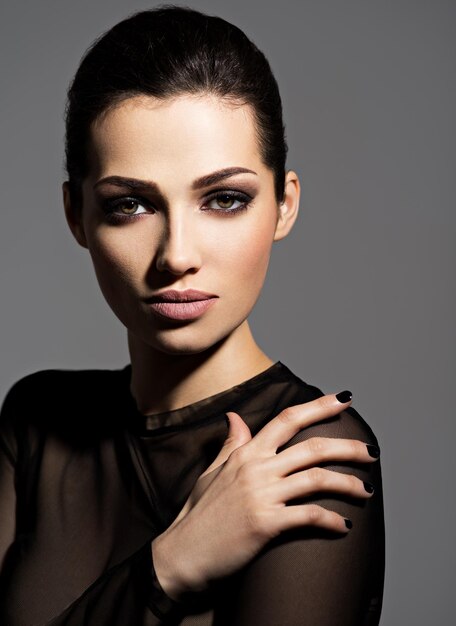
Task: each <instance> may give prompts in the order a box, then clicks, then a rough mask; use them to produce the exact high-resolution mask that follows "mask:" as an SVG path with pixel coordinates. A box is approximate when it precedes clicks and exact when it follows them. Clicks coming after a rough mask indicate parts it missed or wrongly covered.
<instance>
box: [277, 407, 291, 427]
mask: <svg viewBox="0 0 456 626" xmlns="http://www.w3.org/2000/svg"><path fill="white" fill-rule="evenodd" d="M277 419H278V420H280V421H281V422H283V423H284V424H291V423H293V422H294V421H295V419H296V410H295V408H294V407H292V406H287V407H285V408H284V409H283V411H281V412H280V413H279V414H278V416H277Z"/></svg>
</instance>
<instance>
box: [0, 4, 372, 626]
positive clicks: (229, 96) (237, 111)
mask: <svg viewBox="0 0 456 626" xmlns="http://www.w3.org/2000/svg"><path fill="white" fill-rule="evenodd" d="M285 157H286V143H285V138H284V127H283V123H282V109H281V101H280V96H279V92H278V89H277V84H276V81H275V79H274V77H273V75H272V73H271V70H270V67H269V65H268V62H267V60H266V59H265V57H264V55H263V54H262V53H261V52H260V51H259V50H258V49H257V48H256V47H255V46H254V44H253V43H252V42H250V41H249V40H248V39H247V37H246V36H245V35H244V34H243V33H242V32H241V31H240V30H239V29H238V28H236V27H235V26H233V25H231V24H229V23H227V22H226V21H224V20H222V19H220V18H216V17H212V16H207V15H204V14H202V13H199V12H197V11H193V10H191V9H189V8H183V7H173V6H165V7H158V8H156V9H155V10H150V11H142V12H139V13H136V14H133V15H131V16H130V17H128V18H127V19H125V20H123V21H122V22H120V23H119V24H117V25H116V26H114V27H113V28H112V29H110V30H109V31H108V32H107V33H105V34H103V36H102V37H100V38H99V39H98V40H97V41H96V42H94V44H93V45H92V46H91V48H90V49H89V50H88V51H87V53H86V54H85V56H84V58H83V59H82V62H81V64H80V67H79V69H78V71H77V73H76V76H75V79H74V81H73V82H72V84H71V86H70V88H69V92H68V106H67V111H66V168H67V172H68V180H67V181H65V182H64V184H63V202H64V208H65V215H66V218H67V221H68V225H69V227H70V229H71V232H72V233H73V235H74V237H75V239H76V241H77V242H78V243H79V244H80V245H81V246H82V247H83V248H85V249H87V250H88V251H89V253H90V255H91V259H92V262H93V265H94V269H95V273H96V277H97V279H98V282H99V285H100V288H101V290H102V293H103V295H104V297H105V298H106V301H107V303H108V304H109V306H110V307H111V309H112V310H113V312H114V314H115V315H116V316H117V317H118V319H119V320H120V321H121V322H122V323H123V324H124V326H125V327H126V329H127V336H128V346H129V352H130V357H131V363H130V364H128V365H126V366H125V367H123V368H121V369H119V370H83V371H74V370H50V369H49V370H42V371H38V372H35V373H33V374H30V375H27V376H24V377H23V378H22V379H20V380H19V381H17V382H16V383H15V384H14V385H13V387H12V388H11V389H10V390H9V392H8V394H7V397H6V398H5V400H4V403H3V407H2V412H1V438H0V443H1V445H0V451H1V457H0V462H1V481H0V487H1V513H0V515H1V518H0V521H1V525H0V527H1V552H0V557H1V562H2V566H1V609H0V617H1V623H5V624H8V625H9V626H19V625H21V626H25V625H26V624H34V625H38V624H40V625H44V624H46V625H47V626H51V625H52V626H57V625H58V626H63V625H65V626H70V625H71V626H76V625H80V624H90V625H93V626H103V625H106V626H108V625H109V626H116V625H122V626H123V625H134V626H135V625H138V626H139V625H140V626H143V625H149V626H150V625H156V624H164V623H182V624H185V625H190V624H193V625H195V624H197V625H209V624H216V625H217V626H218V625H221V624H229V625H231V626H246V625H249V626H250V625H252V624H260V625H262V626H265V625H273V624H274V625H278V624H280V625H281V626H295V625H296V626H297V625H298V624H304V623H305V624H308V625H310V624H312V625H315V626H316V625H318V626H323V625H329V624H331V625H332V626H333V625H334V624H337V625H338V626H344V625H347V626H348V625H350V626H356V625H357V624H359V625H361V624H363V625H365V624H369V625H372V624H378V621H379V617H380V611H381V603H382V592H383V569H384V526H383V501H382V481H381V469H380V462H379V460H378V459H379V450H378V447H377V444H378V442H377V439H376V437H375V435H374V433H373V432H372V430H371V429H370V427H369V426H368V424H367V423H366V422H365V421H364V420H363V418H362V417H361V416H360V415H359V414H358V413H357V412H356V411H355V410H354V409H353V408H352V407H350V406H349V405H350V404H351V393H350V392H348V391H345V392H341V393H340V394H337V395H336V394H328V395H324V394H323V392H322V391H320V389H318V388H317V387H315V386H312V385H310V384H308V383H306V382H304V381H302V380H301V379H300V378H299V377H298V376H296V375H295V374H294V373H293V372H291V370H290V369H289V368H288V367H287V366H286V365H284V364H283V363H282V362H281V361H273V360H272V359H270V358H269V357H268V356H267V355H266V354H265V353H264V352H263V351H262V350H261V348H260V347H259V346H258V345H257V343H256V342H255V340H254V338H253V336H252V333H251V331H250V328H249V324H248V319H247V318H248V315H249V314H250V311H251V310H252V308H253V306H254V304H255V302H256V300H257V299H258V296H259V293H260V290H261V287H262V285H263V282H264V279H265V275H266V271H267V266H268V262H269V257H270V252H271V247H272V244H273V243H274V242H275V241H280V240H282V239H283V238H284V237H286V235H287V234H288V233H289V232H290V230H291V228H292V226H293V224H294V223H295V220H296V218H297V214H298V205H299V194H300V186H299V179H298V177H297V175H296V173H295V172H293V171H291V170H288V171H287V172H286V171H285ZM227 418H228V419H227ZM225 420H226V421H225Z"/></svg>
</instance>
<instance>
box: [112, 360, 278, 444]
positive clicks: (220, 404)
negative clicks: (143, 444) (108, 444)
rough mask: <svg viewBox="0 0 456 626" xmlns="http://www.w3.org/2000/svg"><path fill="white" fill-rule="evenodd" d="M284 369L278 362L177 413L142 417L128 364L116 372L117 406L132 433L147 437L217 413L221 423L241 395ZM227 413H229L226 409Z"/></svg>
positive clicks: (249, 391)
mask: <svg viewBox="0 0 456 626" xmlns="http://www.w3.org/2000/svg"><path fill="white" fill-rule="evenodd" d="M286 369H287V368H286V366H285V365H284V364H283V363H282V362H281V361H276V362H275V363H273V364H272V365H270V366H269V367H268V368H266V369H265V370H263V371H262V372H259V373H258V374H256V375H255V376H252V377H251V378H248V379H247V380H244V381H242V382H241V383H238V384H237V385H233V386H232V387H229V388H228V389H225V390H223V391H220V392H219V393H216V394H213V395H211V396H208V397H207V398H202V399H201V400H197V401H195V402H192V403H191V404H187V405H185V406H183V407H179V408H177V409H171V410H169V411H162V412H160V413H154V414H152V415H145V414H144V413H141V412H140V411H139V410H138V407H137V405H136V401H135V399H134V397H133V395H132V393H131V391H130V382H131V363H128V364H127V365H125V366H124V367H123V368H122V369H121V370H120V374H121V384H120V393H121V402H122V405H123V408H124V409H125V410H126V411H127V414H128V419H129V421H130V425H131V426H132V427H133V429H134V430H135V431H137V432H139V433H144V434H147V433H152V431H153V432H154V433H155V431H159V432H163V431H164V430H167V429H169V428H170V427H171V428H172V429H173V430H174V429H175V427H177V428H179V427H180V426H182V427H184V426H188V425H191V424H196V423H197V422H200V421H201V419H204V418H207V417H208V416H210V415H214V414H217V413H219V414H221V415H220V419H222V418H223V416H224V413H223V409H224V407H225V408H227V407H228V405H230V406H231V405H232V404H233V402H237V401H238V400H240V399H242V398H243V397H244V396H245V395H249V394H250V393H251V392H252V391H253V390H254V389H256V388H258V387H261V386H263V385H265V384H267V383H268V382H270V381H271V380H272V379H276V378H277V375H278V374H280V373H284V371H285V370H286ZM279 377H280V376H279ZM227 410H229V409H228V408H227Z"/></svg>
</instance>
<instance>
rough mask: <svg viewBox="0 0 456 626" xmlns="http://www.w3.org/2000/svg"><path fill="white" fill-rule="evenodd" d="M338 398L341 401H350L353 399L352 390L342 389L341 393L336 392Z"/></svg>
mask: <svg viewBox="0 0 456 626" xmlns="http://www.w3.org/2000/svg"><path fill="white" fill-rule="evenodd" d="M336 398H337V399H338V400H339V402H349V401H350V400H351V399H352V392H351V391H341V392H340V393H336Z"/></svg>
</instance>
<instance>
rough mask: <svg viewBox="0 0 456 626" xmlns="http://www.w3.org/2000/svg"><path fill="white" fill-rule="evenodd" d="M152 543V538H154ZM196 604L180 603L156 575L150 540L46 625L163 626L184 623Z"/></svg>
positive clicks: (105, 574)
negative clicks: (167, 592) (169, 593)
mask: <svg viewBox="0 0 456 626" xmlns="http://www.w3.org/2000/svg"><path fill="white" fill-rule="evenodd" d="M151 540H152V538H151ZM193 606H194V603H193V602H192V598H190V597H188V599H187V600H186V602H185V603H184V602H176V601H175V600H173V599H172V598H170V597H169V596H168V595H167V594H166V593H165V592H164V590H163V589H162V587H161V585H160V583H159V581H158V578H157V576H156V573H155V568H154V564H153V557H152V551H151V544H150V541H148V542H147V543H145V544H144V545H143V546H142V547H141V548H140V549H139V550H138V551H137V552H136V553H135V554H133V555H132V556H130V557H129V558H128V559H126V560H125V561H124V562H122V563H120V564H118V565H117V566H115V567H113V568H111V569H110V570H108V571H107V572H105V573H104V574H103V576H101V577H100V578H99V579H98V580H97V581H95V582H94V583H93V584H92V585H91V586H90V587H89V588H88V589H87V590H86V591H85V592H84V594H83V595H82V596H81V597H80V598H78V599H77V600H75V601H74V602H73V603H72V604H71V605H70V606H69V607H67V608H66V610H65V611H64V612H63V613H61V614H60V615H59V616H57V617H55V618H54V619H52V620H50V621H48V622H46V623H45V625H43V626H81V624H96V625H97V626H125V625H126V624H128V625H131V626H140V625H141V626H143V624H144V625H147V626H159V625H165V624H180V623H181V621H182V619H183V617H184V616H185V615H186V613H187V611H188V610H189V609H190V610H191V609H192V607H193Z"/></svg>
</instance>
